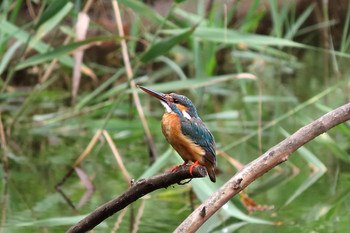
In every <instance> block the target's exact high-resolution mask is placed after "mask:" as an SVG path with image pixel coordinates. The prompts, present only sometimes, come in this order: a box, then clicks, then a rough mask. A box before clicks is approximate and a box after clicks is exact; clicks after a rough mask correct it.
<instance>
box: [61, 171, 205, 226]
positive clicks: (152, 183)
mask: <svg viewBox="0 0 350 233" xmlns="http://www.w3.org/2000/svg"><path fill="white" fill-rule="evenodd" d="M192 172H193V173H192V174H193V176H192V175H191V174H190V172H189V166H181V167H179V168H178V169H176V170H175V171H174V172H167V173H163V174H161V175H157V176H152V177H150V178H147V179H141V180H139V181H137V182H136V183H135V184H134V185H132V186H131V187H130V188H129V189H128V190H126V191H125V192H124V193H123V194H121V195H120V196H118V197H117V198H115V199H114V200H111V201H109V202H107V203H106V204H104V205H102V206H100V207H98V208H97V209H96V210H95V211H93V212H92V213H91V214H89V215H88V216H86V217H85V218H84V219H82V220H81V221H80V222H78V223H77V224H76V225H74V226H72V227H71V228H69V229H68V231H67V232H66V233H78V232H79V233H82V232H87V231H89V230H91V229H92V228H94V227H95V226H97V225H98V224H100V223H101V222H102V221H103V220H105V219H106V218H108V217H110V216H111V215H113V214H115V213H116V212H118V211H119V210H122V209H123V208H125V207H126V206H128V205H129V204H131V203H132V202H134V201H136V200H137V199H139V198H141V197H142V196H144V195H146V194H148V193H150V192H153V191H154V190H156V189H160V188H167V187H169V186H170V185H173V184H177V183H180V182H181V181H182V180H185V179H191V178H200V177H205V176H206V175H207V171H206V169H205V168H204V167H203V166H196V167H194V168H193V171H192Z"/></svg>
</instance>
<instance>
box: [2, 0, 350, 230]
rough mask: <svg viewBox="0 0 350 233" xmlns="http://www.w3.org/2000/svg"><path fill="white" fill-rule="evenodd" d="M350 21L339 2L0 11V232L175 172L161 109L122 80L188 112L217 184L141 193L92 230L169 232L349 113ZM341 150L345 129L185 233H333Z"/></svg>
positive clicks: (344, 180)
mask: <svg viewBox="0 0 350 233" xmlns="http://www.w3.org/2000/svg"><path fill="white" fill-rule="evenodd" d="M349 23H350V5H349V1H348V0H332V1H321V0H303V1H302V0H298V1H282V0H245V1H239V0H231V1H230V0H226V1H225V0H221V1H212V0H211V1H210V0H187V1H186V0H174V1H171V0H144V1H141V0H118V1H116V0H97V1H91V0H86V1H81V0H75V1H73V0H72V1H53V0H46V1H40V0H26V1H23V0H17V1H11V0H3V1H1V3H0V57H1V59H0V136H1V137H0V139H1V148H0V149H1V150H0V151H1V158H0V162H1V169H0V177H1V186H0V208H1V210H0V216H1V217H0V221H1V223H0V233H1V232H45V233H47V232H50V233H54V232H63V231H66V230H67V229H68V228H69V227H70V226H71V225H73V224H74V223H76V222H77V221H79V220H80V219H81V218H82V217H83V216H85V215H86V214H88V213H90V212H91V211H93V210H94V209H95V208H96V207H97V206H100V205H102V204H104V203H106V202H108V201H109V200H111V199H113V198H115V197H117V196H118V195H120V194H121V193H123V192H124V191H125V190H126V189H127V188H128V187H129V185H130V183H129V179H134V180H135V181H137V180H138V179H140V178H145V177H149V176H152V175H156V174H160V173H163V172H166V171H169V169H171V168H172V167H174V166H175V165H178V164H182V160H181V158H180V157H179V156H178V155H177V154H176V152H175V151H174V150H173V149H172V148H171V147H170V146H169V144H168V143H167V142H166V140H165V138H164V136H163V135H162V132H161V128H160V120H161V117H162V115H163V113H164V108H163V107H162V106H161V104H160V103H159V101H157V100H156V99H155V98H153V97H151V96H149V95H147V94H145V93H144V92H142V91H140V90H136V89H135V84H140V85H143V86H147V87H149V88H152V89H155V90H157V91H161V92H165V93H169V92H176V93H178V94H183V95H186V96H188V97H189V98H190V99H191V100H192V101H193V103H194V104H195V106H196V107H197V110H198V113H199V116H200V117H201V118H202V120H203V121H204V122H205V124H206V125H207V126H208V128H209V129H210V131H211V132H212V133H213V135H214V137H215V139H216V147H217V148H216V149H217V160H218V167H217V171H216V173H217V182H216V183H215V184H214V183H211V182H210V180H209V178H208V177H206V178H203V179H195V180H192V181H191V182H190V183H189V184H187V185H174V186H171V187H169V188H167V189H162V190H158V191H155V192H153V193H151V194H149V195H147V196H145V197H144V198H142V199H140V200H138V201H136V202H135V203H133V204H132V205H130V206H128V207H127V208H126V209H124V210H123V211H121V212H118V213H117V214H115V215H113V216H112V217H110V218H109V219H107V220H106V221H104V222H103V223H102V224H100V225H99V226H98V227H97V228H96V229H95V232H115V231H117V232H172V231H173V230H174V229H175V228H176V227H177V226H178V225H179V224H180V223H181V222H182V221H183V220H184V219H185V218H186V217H187V216H188V215H189V214H190V213H191V212H192V211H193V209H194V208H196V206H198V205H199V204H200V203H202V202H203V201H204V200H205V199H206V198H207V197H208V196H209V195H211V194H212V193H213V192H214V191H215V190H217V189H218V188H219V187H220V186H221V185H222V184H224V183H225V182H226V181H227V180H228V179H230V178H231V177H232V176H233V175H234V174H235V173H236V172H237V170H239V169H241V168H242V166H244V165H245V164H247V163H249V162H250V161H252V160H254V159H255V158H257V157H258V156H259V155H260V154H262V153H263V152H265V151H266V150H268V149H269V148H270V147H272V146H274V145H276V144H277V143H279V142H280V141H281V140H283V139H285V138H286V137H287V136H288V135H290V134H292V133H294V132H295V131H296V130H297V129H299V128H300V127H302V126H304V125H306V124H309V123H311V122H312V121H314V120H315V119H317V118H318V117H320V116H322V115H323V114H325V113H327V112H329V111H331V110H332V109H335V108H337V107H339V106H341V105H343V104H345V103H348V102H349V100H350V90H349V89H350V66H349V59H350V54H349V46H350V33H349ZM120 33H123V34H120ZM125 45H126V46H125ZM349 139H350V125H349V122H346V123H344V124H342V125H339V126H337V127H335V128H333V129H332V130H330V131H329V132H327V133H325V134H323V135H321V136H319V137H318V138H316V139H315V140H313V141H312V142H310V143H308V144H306V145H305V146H304V147H302V148H300V149H299V150H298V151H297V152H295V153H294V154H293V155H292V156H291V157H290V159H289V160H288V161H287V162H285V163H283V164H281V165H279V166H278V167H276V168H274V169H273V170H271V171H270V172H268V173H267V174H265V175H264V176H263V177H261V178H259V179H257V180H256V181H255V182H253V183H252V184H251V185H250V186H248V187H247V188H246V189H245V190H244V192H243V194H242V195H240V196H237V197H235V198H233V199H232V200H230V202H229V203H227V205H225V206H224V207H223V208H222V209H221V210H220V211H219V212H218V213H217V214H215V215H214V216H213V217H212V218H210V219H209V221H208V222H207V223H206V224H205V225H204V226H203V227H202V228H201V229H200V230H199V231H198V232H298V231H299V232H347V231H348V226H349V219H350V213H349V211H348V210H349V209H350V201H349V200H350V199H349V195H350V194H349V192H350V174H349V172H350V156H349V154H350V144H349Z"/></svg>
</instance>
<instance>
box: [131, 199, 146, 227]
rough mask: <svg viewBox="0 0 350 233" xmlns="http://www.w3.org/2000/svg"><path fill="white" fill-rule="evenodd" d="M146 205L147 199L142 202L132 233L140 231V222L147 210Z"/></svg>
mask: <svg viewBox="0 0 350 233" xmlns="http://www.w3.org/2000/svg"><path fill="white" fill-rule="evenodd" d="M145 203H146V199H145V198H143V199H142V201H141V205H140V207H139V211H138V212H137V215H136V218H135V223H134V225H133V227H132V228H133V229H132V233H137V231H138V230H139V225H140V220H141V217H142V215H143V210H144V208H145Z"/></svg>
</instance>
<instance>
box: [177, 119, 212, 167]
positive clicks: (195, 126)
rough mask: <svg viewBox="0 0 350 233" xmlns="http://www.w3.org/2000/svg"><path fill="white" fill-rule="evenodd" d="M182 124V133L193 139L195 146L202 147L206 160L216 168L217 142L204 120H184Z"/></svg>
mask: <svg viewBox="0 0 350 233" xmlns="http://www.w3.org/2000/svg"><path fill="white" fill-rule="evenodd" d="M181 123H182V124H181V130H182V133H183V134H184V135H186V136H187V137H189V138H191V139H192V141H193V142H194V143H195V144H197V145H199V146H200V147H202V148H203V149H204V150H205V151H206V156H205V158H206V160H208V161H209V162H210V163H211V164H213V165H214V166H215V165H216V153H215V140H214V137H213V135H212V134H211V133H210V131H209V129H208V128H207V127H206V126H205V125H204V124H203V122H202V120H200V119H197V118H192V119H191V120H188V119H183V120H182V122H181Z"/></svg>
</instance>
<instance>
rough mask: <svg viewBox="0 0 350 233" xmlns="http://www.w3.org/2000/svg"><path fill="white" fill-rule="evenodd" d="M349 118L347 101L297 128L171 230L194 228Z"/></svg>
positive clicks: (178, 230)
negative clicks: (263, 176)
mask: <svg viewBox="0 0 350 233" xmlns="http://www.w3.org/2000/svg"><path fill="white" fill-rule="evenodd" d="M349 119H350V103H348V104H345V105H343V106H341V107H339V108H337V109H335V110H333V111H331V112H329V113H327V114H326V115H324V116H322V117H320V118H319V119H317V120H316V121H314V122H312V123H311V124H309V125H307V126H304V127H303V128H301V129H299V130H298V131H297V132H295V133H294V134H292V135H291V136H289V137H288V138H286V139H285V140H283V141H282V142H280V143H279V144H277V145H276V146H274V147H272V148H271V149H269V150H268V151H266V152H265V153H264V154H263V155H261V156H260V157H258V158H257V159H255V160H254V161H252V162H250V163H249V164H248V165H246V166H245V167H244V168H243V169H242V170H241V171H239V172H238V173H237V174H236V175H235V176H233V177H232V178H231V179H230V180H229V181H228V182H226V183H225V184H224V185H223V186H222V187H221V188H220V189H218V190H217V191H216V192H215V193H214V194H213V195H211V196H210V197H209V198H208V199H207V200H206V201H205V202H204V203H203V204H201V205H200V206H199V207H198V208H197V209H196V210H195V211H193V212H192V213H191V214H190V215H189V216H188V217H187V218H186V219H185V220H184V221H183V222H182V223H181V224H180V225H179V226H178V227H177V228H176V230H175V231H174V232H175V233H179V232H195V231H196V230H197V229H198V228H199V227H200V226H201V225H202V224H203V223H204V222H205V221H206V220H207V219H208V218H209V217H210V216H212V215H213V214H214V213H215V212H216V211H217V210H219V209H220V208H221V207H222V206H223V205H224V204H225V203H226V202H228V201H229V200H230V199H231V198H232V197H234V196H235V195H236V194H238V193H239V192H240V191H242V190H243V189H244V188H245V187H247V186H248V185H249V184H250V183H252V182H253V181H254V180H255V179H257V178H258V177H260V176H262V175H263V174H264V173H266V172H268V171H269V170H271V169H272V168H274V167H275V166H277V165H279V164H280V163H283V162H285V161H286V160H287V159H288V158H289V156H290V155H291V154H292V153H293V152H294V151H296V150H297V149H298V148H299V147H301V146H303V145H304V144H305V143H307V142H309V141H311V140H312V139H314V138H315V137H317V136H319V135H320V134H322V133H324V132H326V131H327V130H329V129H331V128H333V127H334V126H336V125H338V124H341V123H343V122H345V121H347V120H349Z"/></svg>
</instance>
